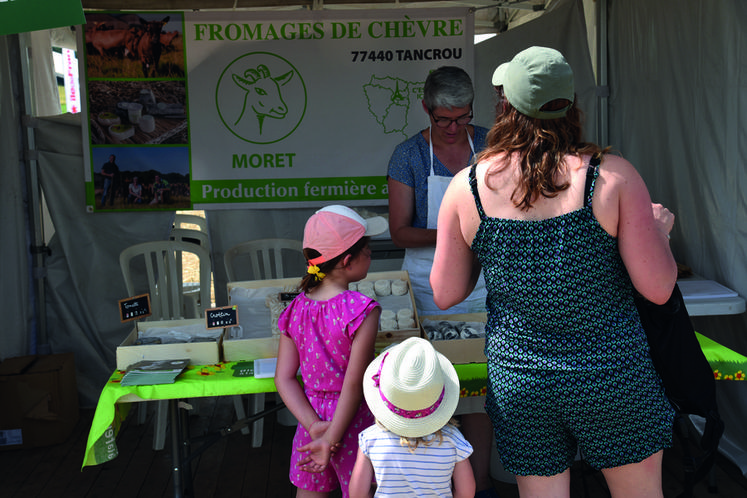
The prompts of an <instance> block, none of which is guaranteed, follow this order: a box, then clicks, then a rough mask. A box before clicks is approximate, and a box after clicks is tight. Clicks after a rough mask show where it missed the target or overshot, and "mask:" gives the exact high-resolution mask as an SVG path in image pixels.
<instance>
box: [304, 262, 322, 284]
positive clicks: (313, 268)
mask: <svg viewBox="0 0 747 498" xmlns="http://www.w3.org/2000/svg"><path fill="white" fill-rule="evenodd" d="M306 273H308V274H310V275H314V277H316V281H317V282H319V281H321V280H322V279H323V278H324V277H325V276H326V274H325V273H322V272H320V271H319V267H318V266H317V265H309V267H308V268H307V269H306Z"/></svg>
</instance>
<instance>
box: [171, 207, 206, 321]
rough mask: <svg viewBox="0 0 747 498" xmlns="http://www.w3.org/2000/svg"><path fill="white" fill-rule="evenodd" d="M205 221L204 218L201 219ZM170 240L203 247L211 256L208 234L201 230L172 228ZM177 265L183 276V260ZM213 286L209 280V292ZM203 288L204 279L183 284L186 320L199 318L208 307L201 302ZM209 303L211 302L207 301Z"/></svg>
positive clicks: (178, 261) (179, 259)
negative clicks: (202, 310)
mask: <svg viewBox="0 0 747 498" xmlns="http://www.w3.org/2000/svg"><path fill="white" fill-rule="evenodd" d="M195 218H200V217H199V216H195ZM200 219H203V218H200ZM169 239H170V240H180V241H182V242H190V243H192V244H197V245H199V246H201V247H204V248H205V249H207V251H208V255H210V241H209V239H208V234H207V232H204V231H201V230H192V229H189V228H172V229H171V234H170V235H169ZM176 264H177V272H178V273H179V275H183V258H178V259H177V261H176ZM209 265H210V269H211V275H212V270H213V262H212V258H211V259H210V263H209ZM211 285H212V278H211V280H208V282H207V286H208V290H210V286H211ZM201 287H202V279H200V281H199V282H192V283H187V282H185V283H184V284H183V294H184V317H185V318H198V317H199V316H200V312H199V311H200V310H201V309H205V308H206V307H207V306H205V307H203V304H202V302H201V297H200V290H201ZM207 302H208V303H209V302H210V300H208V301H207Z"/></svg>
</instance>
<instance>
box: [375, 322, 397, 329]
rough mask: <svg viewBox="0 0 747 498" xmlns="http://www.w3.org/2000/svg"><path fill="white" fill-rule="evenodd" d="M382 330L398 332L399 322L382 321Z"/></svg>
mask: <svg viewBox="0 0 747 498" xmlns="http://www.w3.org/2000/svg"><path fill="white" fill-rule="evenodd" d="M379 323H381V330H397V329H398V328H399V326H398V325H397V320H381V322H379Z"/></svg>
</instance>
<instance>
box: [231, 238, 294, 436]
mask: <svg viewBox="0 0 747 498" xmlns="http://www.w3.org/2000/svg"><path fill="white" fill-rule="evenodd" d="M305 262H306V260H305V258H304V257H303V244H302V243H301V241H298V240H291V239H258V240H250V241H248V242H242V243H240V244H237V245H235V246H233V247H231V248H230V249H228V250H227V251H226V253H225V254H224V255H223V264H224V266H225V267H226V275H227V276H228V281H229V282H236V281H239V280H250V279H254V280H267V279H275V278H286V277H290V276H297V275H301V273H300V271H302V269H303V268H305ZM247 263H248V265H247ZM286 263H288V264H287V265H286ZM247 266H248V267H249V268H251V274H249V273H248V272H246V271H242V270H243V269H244V268H246V267H247ZM286 268H288V269H289V270H290V271H293V272H294V273H293V275H291V274H289V273H288V274H286ZM239 319H240V318H239ZM276 396H277V395H276ZM233 403H234V407H235V409H236V416H237V417H238V418H239V419H242V418H244V417H245V416H246V412H245V411H244V405H243V403H242V400H241V396H235V397H234V401H233ZM264 406H265V395H264V394H250V395H249V399H248V401H247V408H248V409H249V411H250V412H251V413H253V414H255V413H258V412H260V411H262V410H263V409H264ZM277 416H278V421H280V422H282V423H284V424H285V425H293V424H294V423H295V419H294V417H293V415H292V414H291V413H290V411H289V410H288V409H287V408H283V409H282V410H281V411H279V412H278V415H277ZM263 430H264V421H263V420H262V419H260V420H257V421H256V422H254V424H253V426H252V446H253V447H255V448H257V447H259V446H262V431H263Z"/></svg>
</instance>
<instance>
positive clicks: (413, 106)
mask: <svg viewBox="0 0 747 498" xmlns="http://www.w3.org/2000/svg"><path fill="white" fill-rule="evenodd" d="M423 84H424V82H423V81H406V80H403V79H401V78H394V77H391V76H384V77H382V78H379V77H377V76H371V79H370V80H369V82H368V83H366V84H365V85H363V93H364V94H365V95H366V99H367V100H368V110H369V111H370V112H371V114H372V115H373V116H374V118H375V119H376V122H377V123H379V125H381V127H382V128H383V129H384V133H399V134H401V135H402V136H403V138H408V137H409V136H411V135H413V134H414V133H416V132H417V131H419V129H420V125H422V124H424V123H425V121H424V119H423V112H422V106H421V103H420V102H421V101H422V99H423ZM416 121H417V123H418V124H416Z"/></svg>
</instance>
